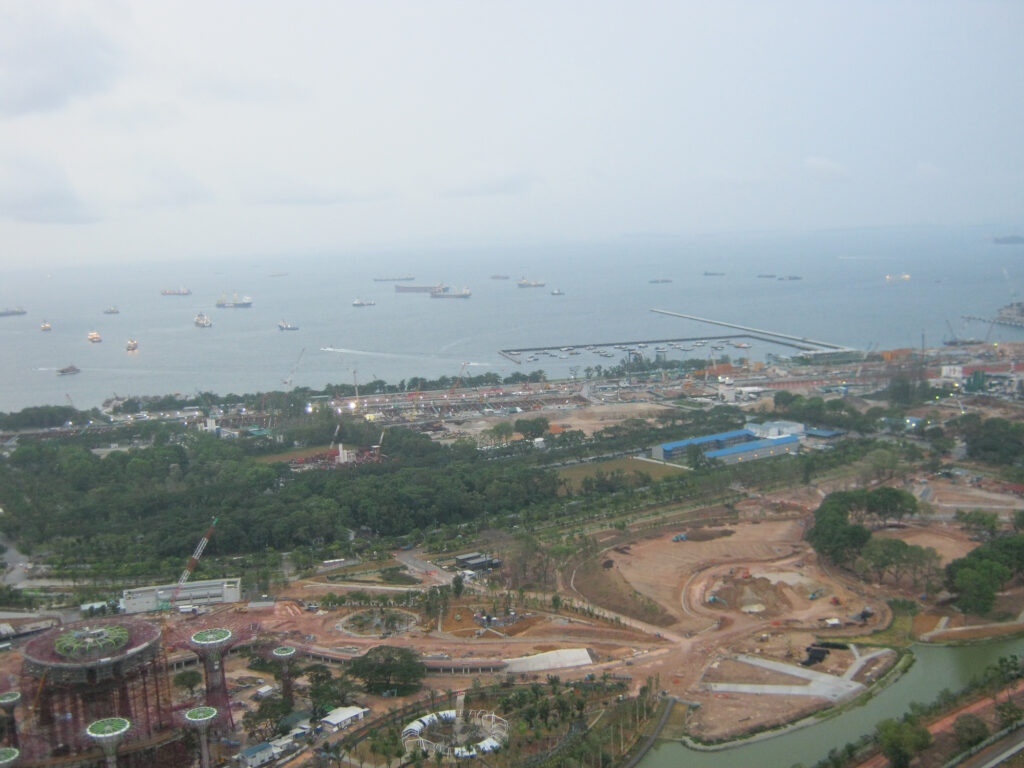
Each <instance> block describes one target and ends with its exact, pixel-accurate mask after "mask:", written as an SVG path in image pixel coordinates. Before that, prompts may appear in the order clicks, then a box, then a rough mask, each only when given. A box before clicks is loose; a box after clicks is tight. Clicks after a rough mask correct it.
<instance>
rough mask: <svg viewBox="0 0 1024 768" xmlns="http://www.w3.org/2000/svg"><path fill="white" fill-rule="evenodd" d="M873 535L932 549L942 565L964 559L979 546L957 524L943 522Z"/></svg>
mask: <svg viewBox="0 0 1024 768" xmlns="http://www.w3.org/2000/svg"><path fill="white" fill-rule="evenodd" d="M872 535H874V536H877V537H878V538H881V539H902V540H903V541H905V542H906V543H907V544H911V545H915V546H919V547H931V548H932V549H934V550H935V551H936V552H938V553H939V557H940V558H942V565H947V564H948V563H950V562H952V561H953V560H956V559H957V558H959V557H963V556H964V555H966V554H967V553H968V552H970V551H971V550H972V549H974V548H975V547H976V546H978V542H976V541H971V540H970V539H969V538H968V535H967V533H966V531H964V530H962V529H961V528H960V526H959V525H956V524H955V523H945V522H943V523H936V524H930V525H924V526H918V525H915V524H912V525H911V527H909V528H894V529H891V530H883V531H875V532H874V533H873V534H872Z"/></svg>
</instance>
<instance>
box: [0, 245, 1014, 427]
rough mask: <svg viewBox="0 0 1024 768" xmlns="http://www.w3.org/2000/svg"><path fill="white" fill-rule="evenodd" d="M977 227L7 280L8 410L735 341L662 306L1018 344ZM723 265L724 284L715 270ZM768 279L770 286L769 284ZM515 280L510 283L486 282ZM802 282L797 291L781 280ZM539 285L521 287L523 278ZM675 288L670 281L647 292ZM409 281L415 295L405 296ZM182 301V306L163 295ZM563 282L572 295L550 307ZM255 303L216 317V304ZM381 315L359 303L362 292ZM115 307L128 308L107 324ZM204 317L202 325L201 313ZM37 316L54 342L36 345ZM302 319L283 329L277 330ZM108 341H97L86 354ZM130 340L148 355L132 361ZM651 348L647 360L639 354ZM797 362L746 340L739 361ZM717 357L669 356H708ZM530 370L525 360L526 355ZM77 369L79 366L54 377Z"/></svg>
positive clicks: (249, 263)
mask: <svg viewBox="0 0 1024 768" xmlns="http://www.w3.org/2000/svg"><path fill="white" fill-rule="evenodd" d="M991 234H999V233H989V232H985V231H983V230H981V229H977V228H964V229H949V230H939V231H937V230H928V231H922V230H906V229H900V230H894V229H881V230H854V231H830V232H816V233H807V234H798V235H794V234H772V233H747V234H734V235H719V236H702V237H697V236H694V237H688V238H642V237H637V238H623V239H621V240H616V241H606V242H600V243H578V244H570V243H561V244H551V245H533V246H524V247H516V248H509V247H494V248H481V249H477V250H473V251H466V250H462V251H459V250H451V251H443V250H439V249H427V248H424V249H423V250H419V251H417V250H404V251H392V252H386V253H383V252H338V253H334V254H318V255H306V256H296V255H288V254H282V255H280V256H277V257H273V258H270V257H260V258H249V259H245V258H242V259H239V258H234V259H227V258H224V259H217V258H214V257H211V258H209V259H205V260H202V261H191V262H188V261H183V262H176V263H149V262H133V263H131V264H94V265H81V264H76V265H69V266H35V265H33V266H16V267H7V268H5V269H4V270H3V273H2V278H3V279H2V283H0V307H9V306H16V305H20V306H23V307H24V308H25V309H26V310H27V314H25V315H20V316H11V317H0V411H6V412H11V411H16V410H20V409H22V408H25V407H27V406H32V405H47V404H66V403H68V402H69V401H70V402H72V403H73V404H74V405H75V406H76V407H78V408H87V407H92V406H98V405H100V404H101V403H102V402H103V401H104V400H105V399H107V398H111V397H114V396H115V395H118V396H127V395H159V394H169V393H180V394H183V395H192V394H194V393H196V392H197V391H210V392H215V393H218V394H222V395H223V394H228V393H236V394H242V393H251V392H265V391H272V390H279V389H288V388H290V387H292V386H308V387H312V388H316V389H321V388H324V387H329V386H331V385H337V384H352V383H356V382H363V383H365V382H367V381H369V380H371V379H377V378H380V379H384V380H386V381H389V382H394V383H398V382H400V381H402V380H407V379H409V378H410V377H413V376H424V377H428V378H435V377H438V376H441V375H448V376H451V377H456V376H457V375H458V374H459V372H460V370H461V369H462V368H463V364H466V366H465V368H466V375H474V374H478V373H482V372H485V371H495V372H497V373H499V374H501V375H502V376H507V375H509V374H511V373H513V372H514V371H524V372H529V371H531V370H535V369H541V370H543V371H544V372H545V374H546V375H547V376H548V377H549V378H554V377H568V376H570V375H572V374H573V373H575V374H576V375H578V376H582V375H584V374H585V369H586V368H588V367H590V368H595V367H596V366H598V365H603V366H604V367H608V366H609V365H611V364H614V363H616V362H618V357H616V358H602V357H598V356H597V355H594V354H592V353H589V352H583V353H582V354H580V355H573V356H567V357H564V358H563V357H558V356H555V357H550V356H542V357H541V359H540V360H538V361H537V362H536V363H527V362H525V360H524V362H523V364H522V365H517V364H515V363H513V362H512V361H510V360H508V359H506V358H505V357H503V356H502V355H500V354H499V350H501V349H505V348H519V347H524V348H525V347H551V348H556V349H557V348H560V347H565V346H573V347H582V346H585V345H587V344H600V343H610V342H618V341H641V340H647V339H651V340H653V339H669V338H685V337H704V338H712V337H714V336H715V335H716V334H718V335H720V334H732V333H736V331H733V330H729V329H725V328H718V327H715V326H710V325H706V324H703V323H699V322H696V321H692V320H684V319H680V318H675V317H669V316H665V315H660V314H656V313H652V312H651V311H650V310H651V309H652V308H656V309H664V310H668V311H670V312H678V313H685V314H689V315H696V316H700V317H706V318H711V319H715V320H722V321H725V322H730V323H737V324H740V325H747V326H752V327H757V328H763V329H767V330H771V331H776V332H780V333H786V334H791V335H794V336H798V337H809V338H813V339H819V340H823V341H828V342H832V343H836V344H842V345H848V346H851V347H856V348H860V349H867V348H879V349H886V348H894V347H915V348H916V347H920V346H921V345H922V343H924V344H926V345H929V346H939V345H940V344H941V342H942V340H943V338H944V337H949V336H950V335H951V332H952V333H955V334H956V335H957V336H965V335H973V336H977V337H981V338H984V337H986V336H989V337H990V340H991V341H993V342H995V341H1002V340H1017V339H1024V331H1020V330H1018V329H1013V328H1006V327H1001V326H991V325H988V324H981V323H973V324H965V323H964V321H962V320H961V317H962V316H963V315H979V316H985V317H991V316H993V315H994V314H995V312H996V310H997V309H998V308H999V307H1000V306H1002V305H1004V304H1006V303H1008V302H1010V301H1012V300H1015V298H1016V291H1017V286H1019V285H1022V280H1024V268H1022V264H1021V262H1022V260H1024V249H1022V248H1020V247H1012V246H997V245H993V244H992V242H991V240H990V237H989V236H990V235H991ZM707 272H721V273H724V274H721V275H707V274H705V273H707ZM766 274H774V275H776V278H766V277H759V275H766ZM405 275H412V276H415V278H416V280H415V284H418V285H432V284H436V283H439V282H443V283H445V284H447V285H450V286H451V288H452V290H453V291H455V290H461V289H462V288H463V287H467V288H469V289H470V290H471V292H472V297H471V298H469V299H448V300H439V299H432V298H431V297H430V296H429V294H423V293H420V294H416V293H405V294H402V293H396V292H395V283H394V282H375V281H374V279H373V278H374V277H399V276H405ZM493 275H508V277H509V279H507V280H496V279H492V276H493ZM791 275H792V276H798V277H800V278H801V279H799V280H780V279H778V278H780V277H788V276H791ZM520 278H526V279H527V280H537V281H543V282H545V283H546V285H545V286H544V287H542V288H519V287H517V284H516V283H517V280H519V279H520ZM655 279H667V280H671V282H667V283H652V282H650V281H651V280H655ZM402 284H406V283H402ZM179 287H187V288H190V289H191V291H192V293H191V295H188V296H162V295H161V293H160V291H161V289H168V288H172V289H174V288H179ZM555 289H558V290H560V291H562V292H563V293H564V295H552V293H551V292H552V291H553V290H555ZM236 292H237V294H238V295H239V296H240V297H241V296H250V297H252V299H253V305H252V307H251V308H248V309H224V308H218V307H216V301H217V299H218V297H220V296H221V295H222V294H227V296H228V297H229V298H231V297H232V296H233V294H234V293H236ZM356 298H359V299H364V300H366V301H373V302H375V304H374V305H373V306H365V307H354V306H353V305H352V302H353V300H354V299H356ZM110 305H115V306H117V307H118V309H119V313H118V314H110V315H108V314H104V313H103V309H104V308H105V307H108V306H110ZM198 312H205V313H206V314H207V315H208V316H209V317H210V318H211V320H212V321H213V326H212V327H210V328H205V329H203V328H197V327H195V325H194V324H193V318H194V316H195V315H196V313H198ZM43 320H46V321H48V322H49V323H50V324H51V325H52V330H51V331H49V332H43V331H41V330H40V323H41V322H42V321H43ZM282 320H283V321H287V322H288V323H291V324H294V325H297V326H299V330H297V331H280V330H279V329H278V323H279V322H280V321H282ZM90 331H97V332H98V333H99V334H100V335H101V337H102V338H103V341H102V342H101V343H98V344H90V343H89V342H88V341H87V339H86V337H87V334H88V333H89V332H90ZM128 339H136V340H137V341H138V350H137V351H135V352H127V351H126V349H125V344H126V342H127V340H128ZM647 351H648V354H653V348H648V350H647ZM790 351H792V350H788V349H787V348H785V347H781V346H778V345H775V344H769V343H765V342H760V341H755V342H753V347H752V348H751V349H744V350H738V349H733V348H727V351H726V354H730V355H732V357H734V358H735V357H738V356H741V355H744V356H749V357H750V358H751V359H753V360H763V359H764V358H765V355H767V354H769V353H773V354H786V353H787V352H790ZM707 354H708V352H707V348H706V347H698V348H697V351H695V352H690V353H683V352H679V351H676V350H674V349H670V350H669V352H668V356H669V357H670V358H671V357H673V356H706V355H707ZM524 357H525V356H524ZM67 365H75V366H77V367H78V368H80V369H81V373H79V374H77V375H73V376H58V375H57V370H58V369H59V368H62V367H64V366H67Z"/></svg>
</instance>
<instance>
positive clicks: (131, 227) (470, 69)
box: [0, 0, 1024, 263]
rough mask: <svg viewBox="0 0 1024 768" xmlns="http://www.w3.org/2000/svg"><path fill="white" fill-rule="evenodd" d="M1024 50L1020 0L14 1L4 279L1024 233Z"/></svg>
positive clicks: (9, 18)
mask: <svg viewBox="0 0 1024 768" xmlns="http://www.w3.org/2000/svg"><path fill="white" fill-rule="evenodd" d="M1022 36H1024V3H1021V2H1019V1H1017V0H1006V1H1005V2H985V1H984V0H977V1H970V2H968V1H966V0H965V1H964V2H940V1H937V0H922V1H921V2H897V1H895V0H887V1H885V2H874V3H872V2H861V3H833V2H793V1H780V2H753V1H750V2H730V1H729V0H716V2H704V1H703V0H701V1H697V0H693V1H692V2H689V1H687V0H680V1H679V2H667V1H662V2H639V3H622V2H594V1H592V0H579V1H577V2H569V1H566V2H547V1H546V2H539V1H538V2H521V1H515V2H513V0H507V1H504V2H502V1H495V2H480V0H467V2H447V1H445V0H430V2H420V0H409V1H408V2H397V1H393V0H374V1H373V2H365V1H360V2H345V1H343V0H341V1H337V0H335V1H328V0H324V1H323V2H303V1H302V0H299V1H298V2H290V3H281V2H270V1H269V0H245V1H244V2H243V1H242V0H238V1H236V2H215V3H209V2H188V1H184V2H169V1H168V2H165V1H163V0H137V1H133V0H129V1H127V2H121V3H115V2H107V1H105V2H97V3H90V2H84V1H82V0H75V1H74V2H67V3H61V2H45V3H34V2H24V0H12V1H6V0H0V173H2V174H3V175H2V177H0V237H2V238H3V242H4V244H5V247H4V248H3V254H4V255H3V256H0V260H5V262H0V263H19V262H21V261H27V260H31V259H35V258H39V257H45V258H49V259H58V260H59V259H60V258H64V257H65V256H64V255H65V254H68V253H69V252H70V249H69V244H70V243H72V242H73V243H74V254H75V258H78V259H86V260H87V259H90V258H96V259H100V258H103V259H108V258H118V259H137V258H142V257H143V255H145V257H153V258H166V257H171V256H175V255H182V256H191V255H194V254H197V253H204V254H205V253H211V252H217V253H223V254H226V255H232V254H252V253H267V254H274V253H282V252H287V253H301V252H302V251H303V250H304V249H314V248H315V249H321V250H322V249H323V248H336V249H338V250H342V249H349V248H358V247H362V246H396V247H403V248H407V247H410V246H413V247H414V246H415V245H416V244H417V243H420V242H431V243H435V244H436V243H437V242H438V239H439V238H441V239H442V240H443V241H445V242H447V243H449V244H451V245H453V246H459V245H472V244H481V243H483V244H486V243H487V242H489V241H501V242H505V243H507V242H510V241H511V242H514V241H515V240H517V239H521V240H523V241H531V242H536V241H538V240H544V239H552V240H564V239H573V240H578V239H584V240H588V239H594V240H601V239H606V238H611V237H619V236H621V235H623V234H625V233H635V232H644V233H649V234H650V235H652V236H654V235H657V236H685V235H688V234H692V233H703V232H722V231H735V230H750V229H765V228H767V229H780V230H806V229H822V228H832V227H858V226H887V225H896V226H904V225H912V226H919V225H926V226H927V225H949V224H954V225H956V224H965V225H974V224H991V225H992V226H993V228H994V229H998V228H1005V229H1015V230H1018V229H1020V228H1021V226H1022V223H1021V222H1022V211H1024V143H1022V142H1021V140H1020V137H1021V136H1024V101H1022V100H1021V98H1020V94H1021V93H1024V53H1022V50H1024V47H1022V46H1021V44H1020V40H1021V39H1022ZM155 221H159V222H160V226H161V229H160V233H161V234H160V238H159V239H158V241H154V238H153V236H152V232H153V226H154V222H155Z"/></svg>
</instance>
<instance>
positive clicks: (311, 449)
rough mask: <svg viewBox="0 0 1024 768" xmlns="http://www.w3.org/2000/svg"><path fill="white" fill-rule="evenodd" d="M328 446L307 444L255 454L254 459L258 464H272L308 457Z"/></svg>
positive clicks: (325, 450) (324, 449) (324, 450)
mask: <svg viewBox="0 0 1024 768" xmlns="http://www.w3.org/2000/svg"><path fill="white" fill-rule="evenodd" d="M330 447H331V446H329V445H307V446H306V447H305V448H296V449H295V450H292V451H282V452H281V453H272V454H270V455H268V456H257V457H256V459H255V461H257V462H259V463H260V464H273V463H274V462H277V461H285V462H287V461H293V460H295V459H308V458H309V457H310V456H316V455H317V454H318V453H326V452H327V450H328V449H329V448H330ZM338 448H341V446H340V445H339V446H338Z"/></svg>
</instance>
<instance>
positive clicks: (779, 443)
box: [704, 435, 800, 464]
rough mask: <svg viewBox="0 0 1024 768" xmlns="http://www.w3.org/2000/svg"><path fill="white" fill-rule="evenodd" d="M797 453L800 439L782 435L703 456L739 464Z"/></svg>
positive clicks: (794, 436)
mask: <svg viewBox="0 0 1024 768" xmlns="http://www.w3.org/2000/svg"><path fill="white" fill-rule="evenodd" d="M799 451H800V438H798V437H797V436H796V435H784V436H783V437H775V438H768V439H766V440H751V441H750V442H749V443H737V444H736V445H730V446H729V447H728V448H720V449H718V450H715V451H708V452H707V453H705V454H704V455H705V456H706V457H707V458H708V459H717V460H718V461H720V462H722V463H723V464H739V463H740V462H741V461H756V460H757V459H767V458H770V457H772V456H785V455H786V454H789V453H797V452H799Z"/></svg>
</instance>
